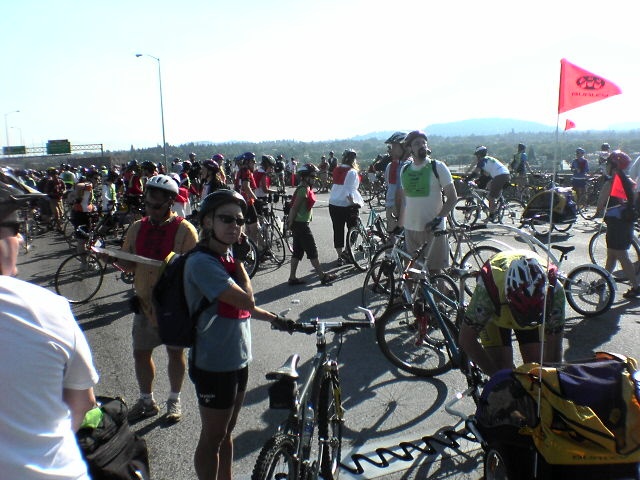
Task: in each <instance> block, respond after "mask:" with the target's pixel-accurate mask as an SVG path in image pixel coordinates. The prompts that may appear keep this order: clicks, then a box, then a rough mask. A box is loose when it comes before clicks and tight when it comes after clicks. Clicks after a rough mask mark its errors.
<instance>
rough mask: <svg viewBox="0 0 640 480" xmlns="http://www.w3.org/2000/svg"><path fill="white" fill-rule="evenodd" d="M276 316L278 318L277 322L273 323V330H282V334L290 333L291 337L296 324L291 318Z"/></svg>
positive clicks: (273, 321)
mask: <svg viewBox="0 0 640 480" xmlns="http://www.w3.org/2000/svg"><path fill="white" fill-rule="evenodd" d="M272 313H273V312H272ZM274 315H275V316H276V318H275V320H272V321H271V328H273V329H275V330H280V331H281V332H289V335H291V334H293V331H294V327H295V324H296V322H294V321H293V320H291V319H290V318H286V317H281V316H280V315H276V314H275V313H274Z"/></svg>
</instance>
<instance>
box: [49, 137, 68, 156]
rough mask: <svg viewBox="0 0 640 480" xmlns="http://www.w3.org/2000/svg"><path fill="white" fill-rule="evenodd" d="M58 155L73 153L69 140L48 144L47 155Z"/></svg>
mask: <svg viewBox="0 0 640 480" xmlns="http://www.w3.org/2000/svg"><path fill="white" fill-rule="evenodd" d="M58 153H71V143H69V140H49V141H48V142H47V155H55V154H58Z"/></svg>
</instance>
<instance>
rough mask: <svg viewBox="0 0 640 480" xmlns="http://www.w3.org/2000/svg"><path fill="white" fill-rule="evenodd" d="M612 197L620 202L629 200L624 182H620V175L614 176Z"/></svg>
mask: <svg viewBox="0 0 640 480" xmlns="http://www.w3.org/2000/svg"><path fill="white" fill-rule="evenodd" d="M610 195H611V196H612V197H617V198H619V199H620V200H627V193H626V192H625V191H624V187H623V186H622V180H620V175H617V174H616V175H614V176H613V183H612V184H611V194H610Z"/></svg>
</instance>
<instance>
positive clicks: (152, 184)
mask: <svg viewBox="0 0 640 480" xmlns="http://www.w3.org/2000/svg"><path fill="white" fill-rule="evenodd" d="M145 188H157V189H158V190H164V191H165V192H168V193H170V194H171V195H172V196H174V197H175V196H176V195H178V185H176V182H175V181H174V180H173V178H171V177H170V176H169V175H156V176H154V177H151V178H150V179H149V180H147V183H146V184H145Z"/></svg>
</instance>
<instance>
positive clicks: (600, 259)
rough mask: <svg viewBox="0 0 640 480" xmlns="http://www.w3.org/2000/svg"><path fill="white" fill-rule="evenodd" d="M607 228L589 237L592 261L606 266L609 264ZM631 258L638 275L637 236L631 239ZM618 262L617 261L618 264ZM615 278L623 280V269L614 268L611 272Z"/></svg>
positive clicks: (639, 265) (639, 262)
mask: <svg viewBox="0 0 640 480" xmlns="http://www.w3.org/2000/svg"><path fill="white" fill-rule="evenodd" d="M606 234H607V230H606V229H600V230H599V231H597V232H596V233H594V234H593V236H592V237H591V238H590V239H589V258H590V259H591V262H592V263H595V264H596V265H601V266H604V265H606V264H607V241H606ZM629 258H630V259H631V263H633V267H634V270H635V272H636V275H638V274H639V273H640V245H639V244H638V241H637V240H636V238H635V237H634V238H632V240H631V248H630V249H629ZM617 263H618V262H616V264H617ZM611 275H613V278H614V279H616V280H623V279H624V278H625V275H624V272H623V271H622V269H619V270H614V271H613V272H611Z"/></svg>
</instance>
